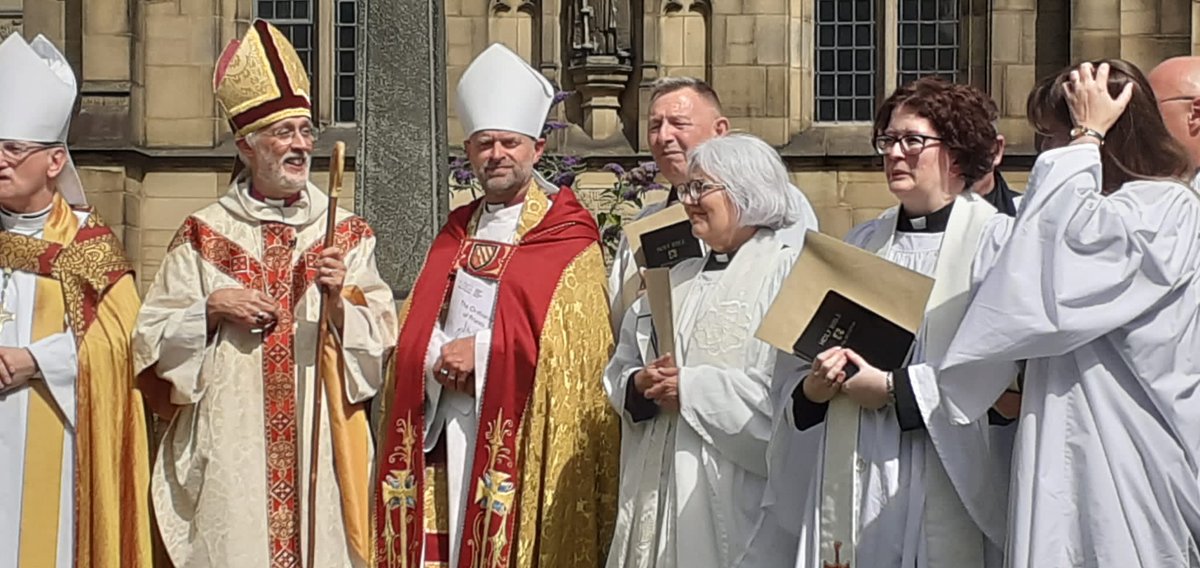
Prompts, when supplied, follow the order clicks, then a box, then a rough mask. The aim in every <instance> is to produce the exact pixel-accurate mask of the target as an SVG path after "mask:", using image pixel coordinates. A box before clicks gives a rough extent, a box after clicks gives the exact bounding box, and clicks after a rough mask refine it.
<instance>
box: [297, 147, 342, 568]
mask: <svg viewBox="0 0 1200 568" xmlns="http://www.w3.org/2000/svg"><path fill="white" fill-rule="evenodd" d="M345 167H346V143H345V142H340V141H339V142H335V143H334V144H333V156H331V157H330V159H329V209H327V210H326V212H325V250H328V249H329V248H330V247H332V246H333V231H334V228H335V227H336V226H337V209H338V208H337V202H338V196H340V195H341V193H342V171H343V170H344V169H345ZM344 252H345V251H343V253H344ZM331 299H332V298H330V294H329V293H328V292H324V291H323V292H321V303H320V307H319V308H318V310H319V312H318V313H319V314H320V315H319V316H318V318H317V354H316V357H317V365H316V368H315V369H314V372H313V399H312V445H311V446H310V447H309V451H308V456H309V458H308V556H307V558H308V562H306V563H305V564H304V565H305V566H307V567H308V568H314V567H315V566H316V550H317V462H318V460H317V457H318V456H319V452H320V450H321V399H322V398H324V397H325V393H324V392H323V389H322V387H323V386H324V385H323V382H322V381H323V380H324V377H322V376H321V357H322V355H323V354H324V352H325V342H326V341H327V340H328V339H329V301H330V300H331Z"/></svg>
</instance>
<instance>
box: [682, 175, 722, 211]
mask: <svg viewBox="0 0 1200 568" xmlns="http://www.w3.org/2000/svg"><path fill="white" fill-rule="evenodd" d="M672 189H674V190H675V195H678V196H679V200H680V201H682V202H683V203H686V204H688V205H695V204H697V203H700V200H701V199H704V196H706V195H708V194H710V193H712V192H714V191H721V190H723V189H725V184H723V183H717V182H714V181H708V180H705V179H693V180H688V181H686V182H683V183H681V184H677V185H675V186H674V187H673V188H672Z"/></svg>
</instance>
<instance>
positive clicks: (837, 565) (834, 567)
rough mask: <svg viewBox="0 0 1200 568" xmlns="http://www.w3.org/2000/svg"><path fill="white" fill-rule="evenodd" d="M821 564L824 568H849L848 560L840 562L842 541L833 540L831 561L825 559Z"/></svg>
mask: <svg viewBox="0 0 1200 568" xmlns="http://www.w3.org/2000/svg"><path fill="white" fill-rule="evenodd" d="M823 564H824V566H825V568H850V563H849V562H842V541H840V540H837V541H834V542H833V562H829V561H828V560H826V561H825V562H824V563H823Z"/></svg>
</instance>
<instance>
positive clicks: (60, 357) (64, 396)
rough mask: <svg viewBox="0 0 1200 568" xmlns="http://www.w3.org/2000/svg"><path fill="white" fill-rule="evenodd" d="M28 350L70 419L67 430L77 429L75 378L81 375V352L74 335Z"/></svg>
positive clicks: (57, 336) (60, 335)
mask: <svg viewBox="0 0 1200 568" xmlns="http://www.w3.org/2000/svg"><path fill="white" fill-rule="evenodd" d="M26 349H29V353H30V354H31V355H33V360H34V361H36V362H37V366H38V370H39V371H40V374H41V376H42V380H44V381H45V382H46V386H47V387H49V389H50V395H51V396H53V397H54V402H55V404H57V405H58V408H59V409H60V410H62V413H63V417H65V418H66V420H67V428H69V429H70V430H71V431H74V430H75V379H76V378H77V377H78V376H79V353H78V351H76V347H75V334H74V333H73V332H72V331H70V330H67V331H65V332H63V333H55V334H54V335H50V336H48V337H44V338H42V339H40V340H38V341H35V342H33V343H31V344H29V345H28V346H27V347H26Z"/></svg>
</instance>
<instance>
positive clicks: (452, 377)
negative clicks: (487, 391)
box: [433, 335, 475, 396]
mask: <svg viewBox="0 0 1200 568" xmlns="http://www.w3.org/2000/svg"><path fill="white" fill-rule="evenodd" d="M433 378H434V380H436V381H437V382H438V383H439V384H441V385H442V386H443V387H445V388H448V389H450V390H452V391H454V392H460V393H463V394H465V395H468V396H475V336H473V335H471V336H467V337H460V338H458V339H455V340H453V341H449V342H447V343H446V344H445V345H443V346H442V353H441V355H439V356H438V358H437V361H435V362H434V363H433Z"/></svg>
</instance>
